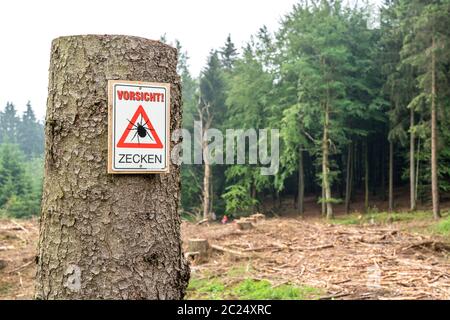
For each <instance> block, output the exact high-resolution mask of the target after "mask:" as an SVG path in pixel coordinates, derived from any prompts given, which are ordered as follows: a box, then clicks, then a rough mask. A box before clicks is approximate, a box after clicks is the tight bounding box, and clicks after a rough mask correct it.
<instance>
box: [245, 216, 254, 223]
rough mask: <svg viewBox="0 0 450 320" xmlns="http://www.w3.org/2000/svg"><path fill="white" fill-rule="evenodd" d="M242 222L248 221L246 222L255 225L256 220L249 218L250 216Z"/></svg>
mask: <svg viewBox="0 0 450 320" xmlns="http://www.w3.org/2000/svg"><path fill="white" fill-rule="evenodd" d="M244 221H248V222H251V223H256V222H257V219H256V218H255V217H251V216H250V217H247V218H245V219H244Z"/></svg>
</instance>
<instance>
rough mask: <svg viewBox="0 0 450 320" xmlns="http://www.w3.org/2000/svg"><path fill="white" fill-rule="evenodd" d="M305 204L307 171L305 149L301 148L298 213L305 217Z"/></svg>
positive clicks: (299, 156)
mask: <svg viewBox="0 0 450 320" xmlns="http://www.w3.org/2000/svg"><path fill="white" fill-rule="evenodd" d="M304 202H305V171H304V167H303V149H302V146H301V145H300V146H299V151H298V195H297V212H298V214H299V215H303V212H304Z"/></svg>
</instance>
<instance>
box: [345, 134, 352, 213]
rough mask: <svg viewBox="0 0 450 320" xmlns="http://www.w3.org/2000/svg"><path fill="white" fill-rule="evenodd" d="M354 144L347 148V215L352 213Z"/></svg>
mask: <svg viewBox="0 0 450 320" xmlns="http://www.w3.org/2000/svg"><path fill="white" fill-rule="evenodd" d="M352 164H353V143H350V144H349V145H348V146H347V171H346V178H345V181H346V182H345V213H350V199H351V192H352V186H351V183H352V170H353V165H352Z"/></svg>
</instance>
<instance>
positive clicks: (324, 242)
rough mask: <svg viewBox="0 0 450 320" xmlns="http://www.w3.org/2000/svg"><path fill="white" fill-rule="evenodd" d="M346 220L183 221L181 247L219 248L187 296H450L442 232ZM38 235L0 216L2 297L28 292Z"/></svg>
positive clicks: (195, 266)
mask: <svg viewBox="0 0 450 320" xmlns="http://www.w3.org/2000/svg"><path fill="white" fill-rule="evenodd" d="M352 219H353V218H346V219H345V220H335V221H333V223H327V222H325V221H323V220H319V219H312V218H308V219H296V218H273V219H266V220H263V221H260V222H257V223H255V224H254V228H252V229H250V230H245V231H241V230H237V228H236V226H235V224H234V223H230V224H226V225H220V224H210V225H206V224H202V225H196V224H194V223H190V222H186V221H184V222H183V223H182V235H183V241H184V243H185V246H186V245H187V242H188V239H192V238H204V239H207V240H208V241H209V243H210V244H211V245H213V246H215V247H216V248H218V249H216V250H214V251H213V252H212V255H211V256H210V257H209V259H208V260H207V261H205V262H203V263H197V262H196V261H195V260H194V261H192V264H191V281H190V286H189V288H188V292H187V297H186V298H187V299H192V298H199V299H222V298H229V299H245V298H247V299H332V298H334V299H450V258H449V256H450V255H449V252H450V247H449V246H448V245H447V244H446V242H445V238H442V237H439V236H435V235H427V234H424V233H423V232H422V233H421V234H415V233H412V232H411V231H407V230H411V223H409V222H404V221H403V222H394V223H380V224H378V223H377V222H376V221H375V222H373V221H372V223H370V221H368V223H364V224H363V223H361V224H358V225H354V224H342V223H357V221H353V220H352ZM355 219H356V220H357V217H355ZM413 223H415V226H414V227H415V229H417V230H418V229H419V228H420V229H426V228H428V227H429V226H430V225H431V224H432V223H433V222H432V221H430V220H425V221H423V222H420V223H417V221H415V222H413ZM37 239H38V223H37V220H35V219H33V220H6V219H4V220H0V299H31V298H32V297H33V286H34V275H35V263H34V262H35V258H34V257H35V254H36V251H35V249H36V245H37ZM185 249H186V247H185Z"/></svg>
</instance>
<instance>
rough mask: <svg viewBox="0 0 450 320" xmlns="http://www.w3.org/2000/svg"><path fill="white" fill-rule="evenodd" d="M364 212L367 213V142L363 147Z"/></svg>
mask: <svg viewBox="0 0 450 320" xmlns="http://www.w3.org/2000/svg"><path fill="white" fill-rule="evenodd" d="M364 211H365V212H366V213H367V212H369V142H368V141H366V143H365V145H364Z"/></svg>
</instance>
